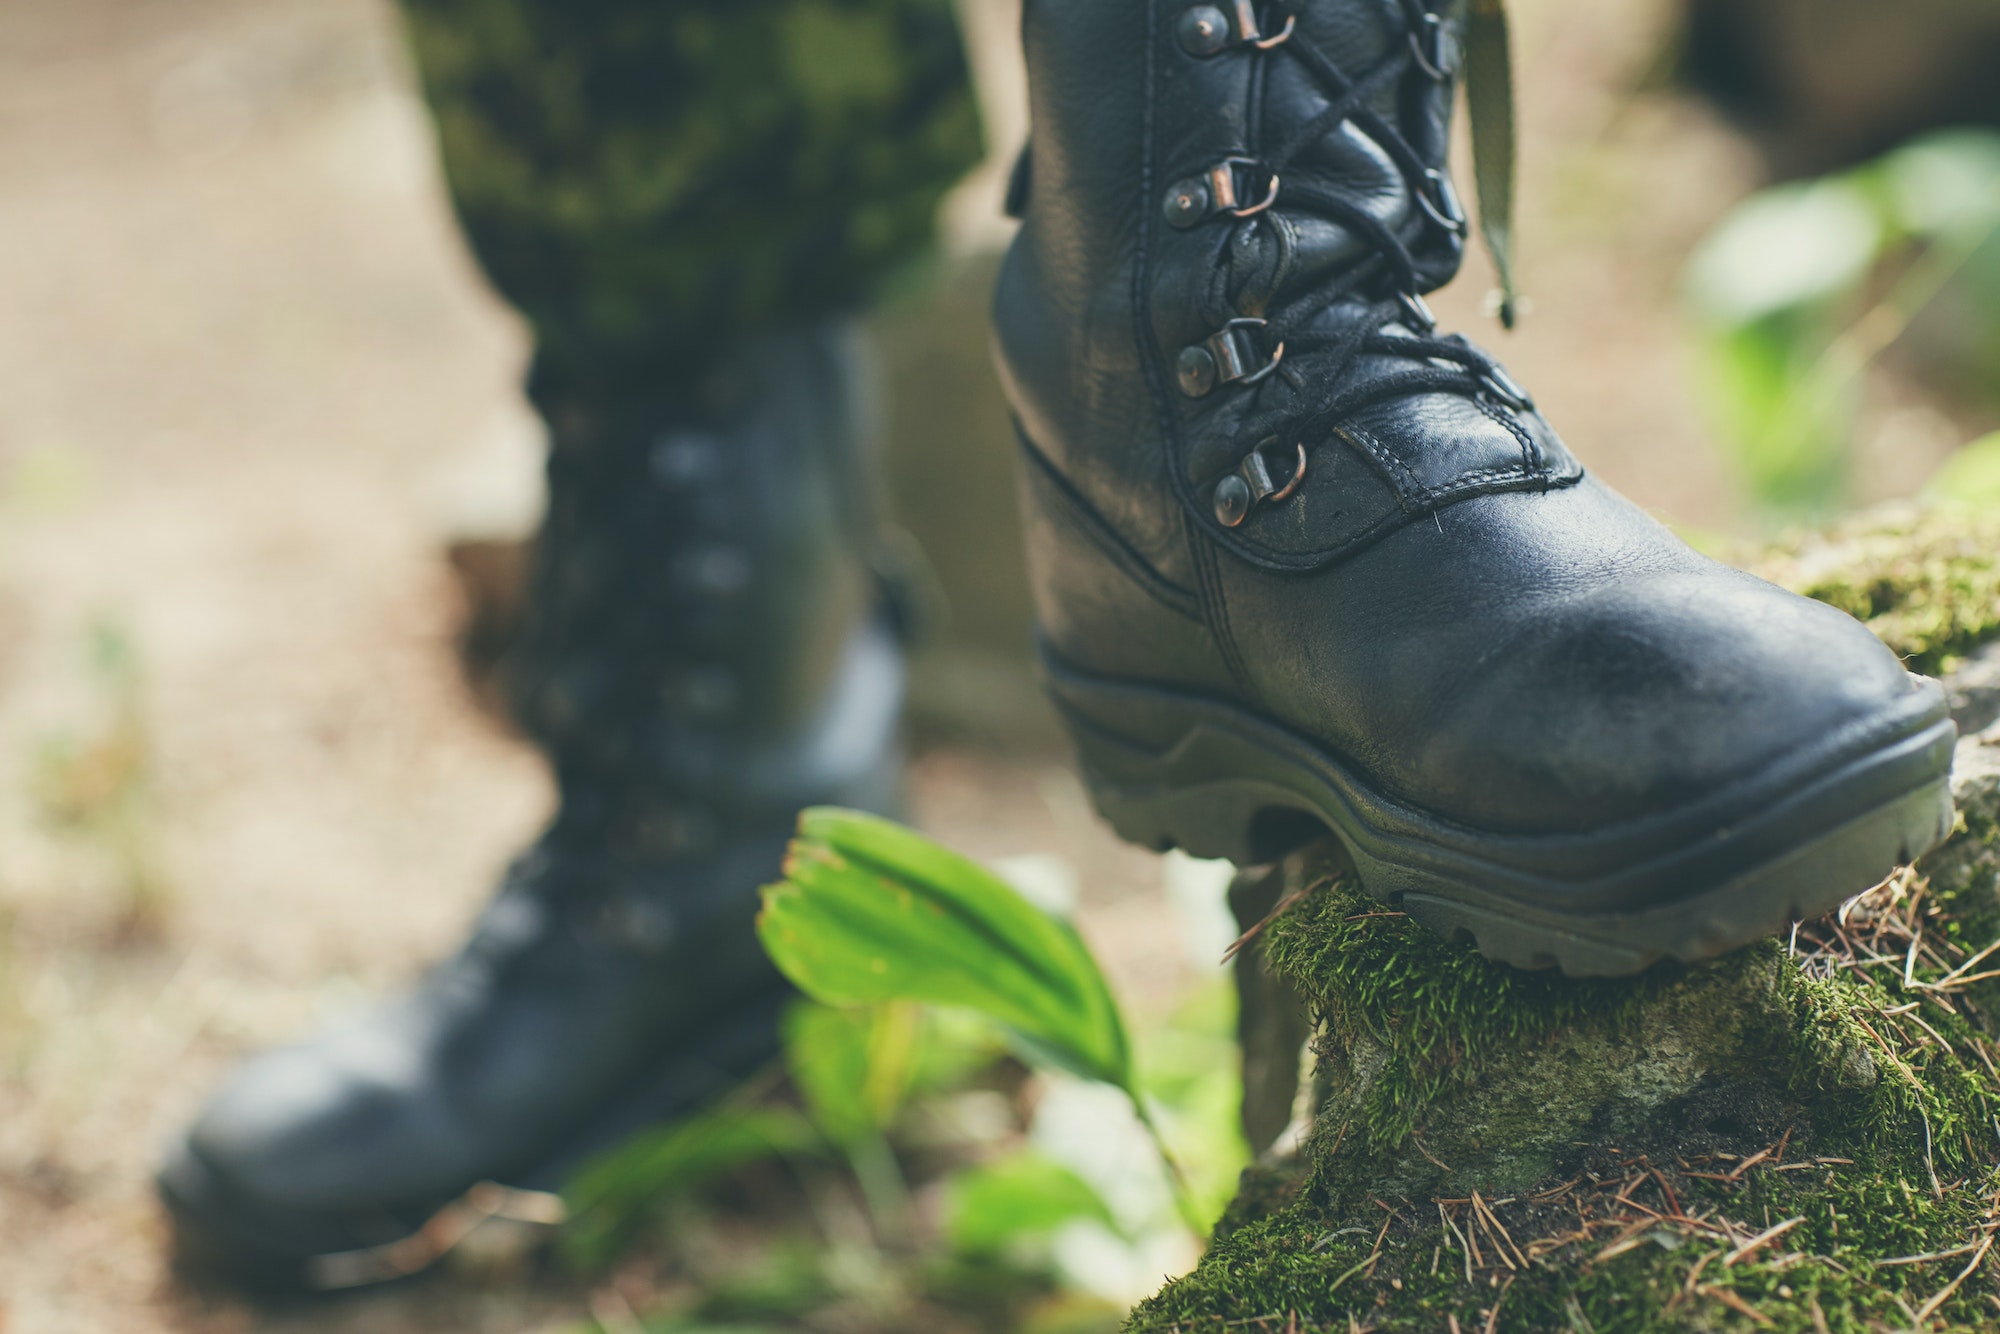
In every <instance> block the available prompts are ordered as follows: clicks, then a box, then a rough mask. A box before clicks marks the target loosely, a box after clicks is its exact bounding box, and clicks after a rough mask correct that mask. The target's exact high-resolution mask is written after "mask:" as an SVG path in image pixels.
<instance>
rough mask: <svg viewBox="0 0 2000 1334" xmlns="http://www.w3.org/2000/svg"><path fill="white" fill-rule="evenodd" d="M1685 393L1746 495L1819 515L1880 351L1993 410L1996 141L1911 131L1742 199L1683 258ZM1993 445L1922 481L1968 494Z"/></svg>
mask: <svg viewBox="0 0 2000 1334" xmlns="http://www.w3.org/2000/svg"><path fill="white" fill-rule="evenodd" d="M1687 297H1688V306H1689V309H1690V311H1691V313H1692V315H1693V318H1694V320H1695V322H1696V324H1697V327H1698V328H1699V330H1700V335H1701V344H1702V345H1701V352H1702V370H1703V375H1702V379H1701V387H1702V388H1703V390H1704V391H1705V392H1706V393H1707V395H1708V398H1709V405H1710V408H1711V412H1712V416H1713V418H1714V420H1715V423H1716V428H1717V432H1718V435H1719V437H1720V439H1721V440H1722V441H1724V442H1725V443H1726V444H1727V445H1728V446H1729V447H1730V449H1731V450H1732V451H1733V455H1734V459H1735V462H1736V463H1737V465H1738V467H1739V468H1740V470H1741V472H1742V475H1743V480H1744V483H1745V486H1746V488H1747V490H1748V492H1749V495H1750V496H1751V498H1752V499H1753V500H1754V501H1755V502H1756V503H1757V504H1758V505H1759V506H1761V507H1763V508H1765V509H1766V510H1768V511H1770V512H1772V513H1773V514H1776V515H1781V516H1786V517H1798V518H1805V519H1824V518H1827V517H1830V516H1831V515H1833V514H1834V513H1836V512H1838V511H1839V510H1840V509H1842V508H1843V507H1844V506H1845V505H1846V504H1847V503H1848V502H1849V501H1850V499H1851V492H1852V473H1853V451H1854V438H1855V433H1856V430H1857V429H1858V425H1859V416H1860V398H1861V395H1862V393H1863V390H1864V387H1865V386H1864V377H1865V376H1866V374H1867V372H1868V371H1869V370H1870V368H1871V367H1873V366H1875V365H1876V364H1877V363H1878V362H1879V361H1881V360H1882V359H1883V358H1884V357H1885V356H1889V355H1892V354H1893V355H1894V356H1895V357H1896V363H1897V364H1896V369H1897V370H1898V371H1899V372H1901V373H1903V374H1905V375H1907V376H1909V377H1911V378H1912V379H1913V380H1914V381H1916V383H1917V384H1918V385H1920V386H1921V388H1922V389H1924V390H1925V391H1927V392H1929V393H1933V394H1936V395H1938V396H1940V397H1943V398H1945V399H1947V400H1949V401H1951V402H1952V403H1953V404H1955V405H1957V406H1959V407H1960V408H1961V409H1962V410H1965V411H1971V412H1990V411H1992V410H1993V409H1995V408H1996V407H2000V380H1996V378H1995V376H1994V374H1993V372H1994V370H1995V368H1996V367H2000V132H1995V131H1991V130H1955V131H1941V132H1935V133H1931V134H1927V135H1925V136H1923V137H1921V138H1919V139H1917V140H1915V141H1914V142H1912V143H1909V144H1907V145H1904V146H1903V147H1900V148H1897V149H1894V150H1892V151H1890V152H1888V153H1886V154H1884V155H1882V156H1881V157H1878V158H1876V159H1874V160H1872V161H1870V162H1867V163H1865V164H1863V165H1861V166H1859V167H1854V168H1850V169H1847V170H1844V171H1840V172H1836V173H1833V174H1830V175H1827V176H1822V177H1818V178H1816V179H1812V180H1808V181H1798V182H1789V183H1786V184H1783V185H1777V186H1772V187H1770V188H1768V189H1765V190H1761V191H1759V192H1757V193H1756V194H1754V195H1752V196H1751V197H1750V198H1749V199H1747V200H1745V201H1744V202H1743V203H1742V204H1741V205H1739V206H1738V207H1737V208H1736V209H1735V210H1734V211H1733V212H1731V213H1730V214H1729V215H1728V217H1726V218H1725V219H1723V221H1722V223H1721V224H1720V225H1719V226H1718V227H1717V228H1716V229H1715V230H1714V231H1713V232H1711V233H1710V234H1709V236H1708V237H1707V238H1706V239H1705V240H1704V241H1703V242H1702V244H1701V246H1700V247H1699V248H1698V249H1697V250H1696V251H1695V253H1694V255H1693V256H1692V257H1691V259H1690V260H1689V264H1688V270H1687ZM1996 446H2000V440H1993V439H1989V440H1988V441H1986V442H1984V444H1983V445H1981V446H1975V447H1974V448H1973V450H1972V452H1971V454H1970V455H1967V456H1962V457H1960V458H1955V459H1954V460H1952V461H1951V463H1950V464H1948V465H1947V467H1946V468H1945V469H1944V470H1943V471H1942V472H1941V474H1940V476H1939V478H1938V482H1939V485H1940V486H1942V487H1943V488H1944V489H1946V490H1948V491H1954V492H1960V493H1966V494H1973V493H1976V492H1978V490H1979V488H1980V487H1981V486H1982V485H1986V486H1987V487H1988V488H1989V490H1990V488H1991V481H1988V482H1985V483H1982V481H1981V480H1980V479H1981V478H1982V476H1984V475H1985V473H1986V472H1987V471H1990V468H1991V464H1982V463H1980V462H1979V461H1978V460H1979V459H1981V458H1984V457H1986V456H1988V455H1989V454H1990V453H1991V452H1992V450H1993V449H1994V448H1995V447H1996Z"/></svg>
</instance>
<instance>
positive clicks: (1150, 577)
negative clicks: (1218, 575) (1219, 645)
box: [1014, 421, 1203, 621]
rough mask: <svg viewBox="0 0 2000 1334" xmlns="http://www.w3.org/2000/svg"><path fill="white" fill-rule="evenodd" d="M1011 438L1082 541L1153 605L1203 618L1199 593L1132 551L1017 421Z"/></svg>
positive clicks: (1194, 617) (1192, 619)
mask: <svg viewBox="0 0 2000 1334" xmlns="http://www.w3.org/2000/svg"><path fill="white" fill-rule="evenodd" d="M1014 436H1015V439H1016V440H1017V441H1019V443H1020V446H1021V453H1022V454H1023V455H1024V456H1025V458H1026V461H1027V464H1028V466H1029V467H1030V468H1032V469H1034V471H1035V472H1036V473H1037V474H1038V475H1039V477H1040V480H1042V481H1043V482H1045V483H1047V485H1048V487H1049V489H1050V490H1051V491H1052V492H1054V494H1055V498H1056V500H1057V502H1058V503H1059V505H1060V506H1061V508H1062V510H1063V512H1064V515H1065V517H1067V518H1068V519H1069V520H1070V521H1071V525H1072V526H1073V527H1075V528H1076V529H1077V530H1078V531H1080V532H1081V533H1082V534H1083V536H1084V538H1085V540H1087V541H1088V542H1089V543H1090V544H1091V545H1092V546H1093V547H1096V548H1097V550H1098V552H1099V553H1100V554H1102V555H1103V556H1104V557H1105V558H1106V559H1107V560H1109V561H1110V562H1111V563H1112V564H1114V565H1116V566H1117V567H1118V568H1119V569H1120V570H1121V571H1123V572H1124V573H1125V574H1126V575H1127V576H1129V577H1130V578H1131V579H1132V581H1133V582H1134V583H1137V584H1138V585H1139V586H1140V587H1141V588H1142V589H1143V590H1144V591H1145V592H1146V593H1147V594H1148V595H1149V596H1150V597H1152V599H1153V600H1154V601H1155V602H1158V603H1160V604H1161V605H1162V606H1164V607H1166V608H1167V610H1169V611H1172V612H1175V613H1177V614H1179V615H1181V616H1185V617H1186V618H1188V619H1189V620H1191V621H1199V620H1201V619H1203V618H1202V614H1201V595H1200V594H1199V593H1197V592H1194V591H1192V590H1190V589H1186V588H1182V587H1181V586H1180V585H1179V584H1177V583H1175V582H1174V581H1173V580H1171V579H1169V578H1167V577H1166V576H1165V575H1163V574H1161V573H1160V572H1159V571H1158V570H1156V569H1154V568H1153V565H1152V562H1150V561H1148V560H1147V559H1146V558H1145V557H1144V556H1142V555H1140V554H1139V553H1138V552H1137V551H1134V550H1133V549H1132V547H1131V545H1130V544H1129V543H1127V542H1126V541H1125V539H1124V538H1122V537H1120V536H1119V535H1118V534H1117V532H1116V531H1114V530H1113V529H1112V528H1111V527H1110V525H1108V524H1106V523H1105V522H1104V519H1103V518H1102V517H1101V516H1100V515H1099V514H1098V513H1097V511H1096V509H1095V508H1094V507H1093V506H1092V505H1091V504H1090V502H1088V501H1086V500H1085V499H1084V498H1083V497H1082V496H1079V495H1078V494H1077V493H1076V491H1075V489H1074V488H1072V487H1071V486H1070V484H1069V482H1068V481H1067V480H1066V479H1065V478H1064V477H1063V475H1062V474H1061V473H1059V472H1057V471H1056V467H1055V464H1053V463H1051V462H1050V461H1049V458H1048V456H1047V455H1046V454H1044V453H1042V451H1041V449H1040V448H1039V447H1037V446H1036V444H1035V442H1034V441H1033V440H1030V439H1029V438H1028V433H1027V432H1026V431H1024V430H1022V429H1021V424H1020V423H1019V422H1018V421H1017V422H1015V423H1014Z"/></svg>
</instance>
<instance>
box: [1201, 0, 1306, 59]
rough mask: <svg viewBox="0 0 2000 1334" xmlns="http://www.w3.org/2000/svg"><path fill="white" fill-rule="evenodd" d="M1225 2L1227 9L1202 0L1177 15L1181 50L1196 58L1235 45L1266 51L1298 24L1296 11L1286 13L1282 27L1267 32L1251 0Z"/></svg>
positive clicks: (1284, 39)
mask: <svg viewBox="0 0 2000 1334" xmlns="http://www.w3.org/2000/svg"><path fill="white" fill-rule="evenodd" d="M1225 3H1226V4H1227V7H1228V11H1229V12H1225V11H1224V9H1223V8H1222V7H1220V6H1218V5H1214V4H1206V5H1196V6H1195V7H1194V8H1192V9H1190V10H1188V11H1187V12H1185V13H1184V14H1182V15H1181V21H1180V27H1179V38H1180V45H1181V50H1183V51H1185V52H1187V53H1188V54H1189V55H1191V56H1195V57H1197V58H1199V59H1207V58H1208V57H1209V56H1215V55H1220V54H1221V53H1222V52H1224V51H1227V50H1229V49H1230V48H1231V47H1237V46H1248V47H1253V48H1255V49H1256V50H1259V51H1269V50H1271V49H1272V48H1273V47H1277V46H1282V45H1284V44H1285V43H1286V42H1288V41H1290V40H1291V38H1292V33H1293V32H1294V31H1296V30H1297V28H1298V26H1299V20H1298V16H1297V15H1296V14H1293V15H1287V16H1286V18H1285V26H1284V28H1283V29H1282V30H1281V31H1279V32H1276V33H1273V34H1271V35H1269V36H1267V35H1265V32H1264V25H1263V22H1262V20H1260V19H1259V18H1258V17H1257V6H1256V4H1255V0H1225Z"/></svg>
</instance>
